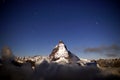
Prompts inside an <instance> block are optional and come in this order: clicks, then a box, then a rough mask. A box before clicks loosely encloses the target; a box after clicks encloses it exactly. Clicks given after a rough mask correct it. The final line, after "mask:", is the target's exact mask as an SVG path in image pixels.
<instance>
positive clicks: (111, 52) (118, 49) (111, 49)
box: [84, 44, 120, 57]
mask: <svg viewBox="0 0 120 80" xmlns="http://www.w3.org/2000/svg"><path fill="white" fill-rule="evenodd" d="M84 52H85V53H98V54H104V55H106V56H108V57H118V56H120V46H118V45H116V44H113V45H110V46H99V47H94V48H86V49H84Z"/></svg>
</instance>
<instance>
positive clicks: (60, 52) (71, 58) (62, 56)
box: [49, 40, 80, 63]
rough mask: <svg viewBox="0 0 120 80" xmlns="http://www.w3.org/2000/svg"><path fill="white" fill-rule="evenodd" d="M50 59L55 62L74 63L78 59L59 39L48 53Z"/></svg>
mask: <svg viewBox="0 0 120 80" xmlns="http://www.w3.org/2000/svg"><path fill="white" fill-rule="evenodd" d="M49 57H50V59H51V61H55V62H57V63H61V62H62V63H76V62H77V61H79V60H80V59H79V58H78V57H77V56H76V55H75V54H72V53H71V52H70V51H69V50H68V49H67V47H66V45H65V44H64V42H63V41H61V40H60V41H59V43H58V45H56V47H55V48H54V49H53V50H52V52H51V54H50V55H49Z"/></svg>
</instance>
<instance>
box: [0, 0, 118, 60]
mask: <svg viewBox="0 0 120 80" xmlns="http://www.w3.org/2000/svg"><path fill="white" fill-rule="evenodd" d="M59 40H63V42H64V43H65V44H66V45H67V47H68V49H69V50H70V51H71V52H73V53H74V54H76V55H77V56H79V57H81V58H88V59H97V58H111V57H112V58H113V57H120V1H119V0H1V1H0V49H2V47H3V46H9V47H10V48H11V49H12V51H13V53H14V55H17V56H33V55H43V56H46V55H49V54H50V53H51V51H52V49H53V48H54V47H55V45H56V44H58V41H59Z"/></svg>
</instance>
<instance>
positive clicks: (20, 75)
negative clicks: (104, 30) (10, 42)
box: [0, 61, 120, 80]
mask: <svg viewBox="0 0 120 80" xmlns="http://www.w3.org/2000/svg"><path fill="white" fill-rule="evenodd" d="M113 79H114V80H120V76H117V75H114V74H112V73H111V72H109V73H108V71H102V70H100V69H99V68H97V67H90V66H89V67H82V66H78V65H75V64H66V65H60V64H57V63H48V62H47V61H43V62H42V63H41V64H40V65H38V66H36V68H35V70H32V68H31V66H30V64H28V63H27V64H24V65H23V66H21V67H18V66H15V65H13V64H11V63H9V64H8V63H7V64H4V65H3V66H1V67H0V80H113Z"/></svg>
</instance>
